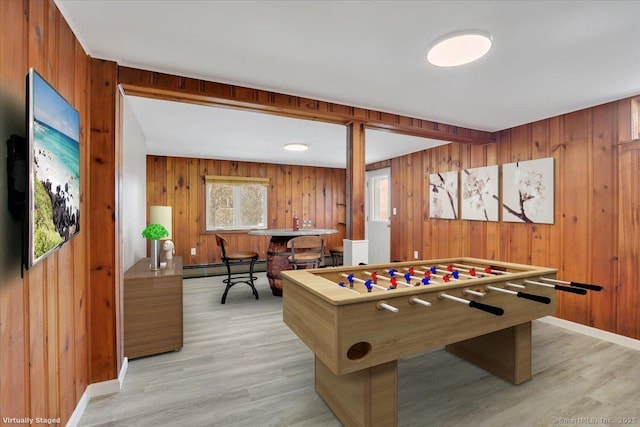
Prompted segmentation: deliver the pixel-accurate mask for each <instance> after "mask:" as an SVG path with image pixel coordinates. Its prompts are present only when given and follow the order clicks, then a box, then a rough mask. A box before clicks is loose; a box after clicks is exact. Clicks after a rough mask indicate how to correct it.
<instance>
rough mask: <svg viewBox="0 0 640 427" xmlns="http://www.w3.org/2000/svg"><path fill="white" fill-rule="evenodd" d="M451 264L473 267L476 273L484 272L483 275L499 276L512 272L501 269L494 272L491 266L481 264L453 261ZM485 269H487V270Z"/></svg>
mask: <svg viewBox="0 0 640 427" xmlns="http://www.w3.org/2000/svg"><path fill="white" fill-rule="evenodd" d="M453 265H455V266H458V267H462V268H473V269H474V270H476V271H477V272H478V273H480V274H484V275H485V276H486V275H490V276H501V275H505V274H513V273H512V272H510V271H501V270H495V273H494V270H493V269H492V268H491V267H482V266H475V265H465V264H457V263H454V264H453ZM487 270H489V271H487Z"/></svg>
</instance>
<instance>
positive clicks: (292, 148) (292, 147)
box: [284, 142, 309, 151]
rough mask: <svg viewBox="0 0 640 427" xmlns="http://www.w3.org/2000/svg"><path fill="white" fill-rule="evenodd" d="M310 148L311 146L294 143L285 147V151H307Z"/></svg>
mask: <svg viewBox="0 0 640 427" xmlns="http://www.w3.org/2000/svg"><path fill="white" fill-rule="evenodd" d="M308 148H309V146H308V145H307V144H300V143H297V142H296V143H292V144H286V145H285V146H284V149H285V150H287V151H305V150H307V149H308Z"/></svg>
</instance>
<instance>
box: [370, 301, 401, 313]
mask: <svg viewBox="0 0 640 427" xmlns="http://www.w3.org/2000/svg"><path fill="white" fill-rule="evenodd" d="M376 307H377V308H378V310H388V311H390V312H392V313H397V312H399V311H400V309H398V308H396V307H394V306H392V305H389V304H387V303H386V302H383V301H380V302H378V303H377V304H376Z"/></svg>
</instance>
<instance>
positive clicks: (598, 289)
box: [571, 282, 602, 292]
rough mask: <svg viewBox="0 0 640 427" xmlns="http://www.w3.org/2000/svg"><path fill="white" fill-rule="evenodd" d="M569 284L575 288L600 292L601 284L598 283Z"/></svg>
mask: <svg viewBox="0 0 640 427" xmlns="http://www.w3.org/2000/svg"><path fill="white" fill-rule="evenodd" d="M571 286H574V287H576V288H582V289H589V290H590V291H598V292H600V291H601V290H602V286H600V285H589V284H587V283H578V282H571Z"/></svg>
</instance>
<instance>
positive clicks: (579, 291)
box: [524, 280, 587, 295]
mask: <svg viewBox="0 0 640 427" xmlns="http://www.w3.org/2000/svg"><path fill="white" fill-rule="evenodd" d="M524 283H527V284H529V285H536V286H546V287H547V288H554V289H555V290H558V291H562V292H571V293H572V294H578V295H586V294H587V290H586V289H581V288H572V287H570V286H561V285H552V284H550V283H541V282H534V281H533V280H525V281H524Z"/></svg>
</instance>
